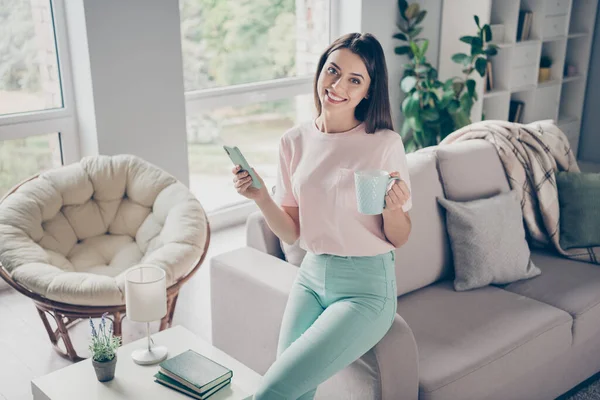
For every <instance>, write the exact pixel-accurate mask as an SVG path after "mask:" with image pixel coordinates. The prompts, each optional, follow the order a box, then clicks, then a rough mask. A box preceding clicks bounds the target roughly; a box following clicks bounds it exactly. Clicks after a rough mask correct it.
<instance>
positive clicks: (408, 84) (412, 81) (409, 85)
mask: <svg viewBox="0 0 600 400" xmlns="http://www.w3.org/2000/svg"><path fill="white" fill-rule="evenodd" d="M416 84H417V78H415V77H414V76H407V77H406V78H404V79H402V82H400V88H401V89H402V91H403V92H404V93H408V92H410V91H411V90H413V89H414V87H415V85H416Z"/></svg>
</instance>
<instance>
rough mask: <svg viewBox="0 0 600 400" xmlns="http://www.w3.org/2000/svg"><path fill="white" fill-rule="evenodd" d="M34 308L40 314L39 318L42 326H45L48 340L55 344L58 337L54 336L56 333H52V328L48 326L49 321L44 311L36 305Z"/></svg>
mask: <svg viewBox="0 0 600 400" xmlns="http://www.w3.org/2000/svg"><path fill="white" fill-rule="evenodd" d="M35 308H36V310H37V312H38V314H39V315H40V318H41V319H42V323H43V324H44V328H46V332H48V337H49V338H50V342H52V344H53V345H56V344H57V343H58V339H57V337H56V334H55V333H54V329H52V327H51V326H50V322H49V321H48V316H47V315H46V311H44V310H41V309H39V308H38V307H37V306H36V307H35ZM55 319H56V318H55Z"/></svg>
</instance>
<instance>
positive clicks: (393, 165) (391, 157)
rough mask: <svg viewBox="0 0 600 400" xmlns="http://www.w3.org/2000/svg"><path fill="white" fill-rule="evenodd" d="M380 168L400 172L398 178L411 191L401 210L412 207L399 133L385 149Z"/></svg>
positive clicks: (405, 162)
mask: <svg viewBox="0 0 600 400" xmlns="http://www.w3.org/2000/svg"><path fill="white" fill-rule="evenodd" d="M381 168H382V169H384V170H386V171H388V172H392V171H398V172H399V173H400V178H402V180H403V181H404V182H405V183H406V186H408V190H409V191H410V193H411V195H410V196H409V198H408V200H407V201H406V203H404V205H403V206H402V210H404V212H406V211H408V210H410V209H411V208H412V186H411V184H410V176H409V174H408V162H407V160H406V153H405V151H404V144H403V143H402V138H401V137H400V135H398V138H397V139H396V140H394V142H393V143H392V144H391V145H390V146H389V148H388V149H387V151H386V153H385V156H384V157H383V165H382V167H381Z"/></svg>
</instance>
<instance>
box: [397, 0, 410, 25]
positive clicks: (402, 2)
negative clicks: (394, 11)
mask: <svg viewBox="0 0 600 400" xmlns="http://www.w3.org/2000/svg"><path fill="white" fill-rule="evenodd" d="M407 8H408V2H407V1H406V0H398V10H400V15H401V16H402V18H404V19H405V20H407V19H406V16H405V15H404V13H405V12H406V9H407ZM407 21H408V20H407Z"/></svg>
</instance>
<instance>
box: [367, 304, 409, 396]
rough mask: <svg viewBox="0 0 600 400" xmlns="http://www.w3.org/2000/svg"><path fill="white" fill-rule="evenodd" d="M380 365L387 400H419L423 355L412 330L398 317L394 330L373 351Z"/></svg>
mask: <svg viewBox="0 0 600 400" xmlns="http://www.w3.org/2000/svg"><path fill="white" fill-rule="evenodd" d="M373 350H374V351H375V356H376V358H377V365H378V366H379V376H380V379H381V396H382V399H383V400H393V399H399V398H402V399H403V400H417V399H418V398H419V354H418V351H417V342H416V341H415V337H414V335H413V332H412V330H411V329H410V327H409V326H408V324H407V323H406V321H405V320H404V318H402V317H401V316H400V315H399V314H396V317H395V318H394V322H393V323H392V326H391V327H390V330H389V331H388V332H387V333H386V334H385V336H384V337H383V339H381V340H380V341H379V343H377V344H376V345H375V347H374V349H373Z"/></svg>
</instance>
